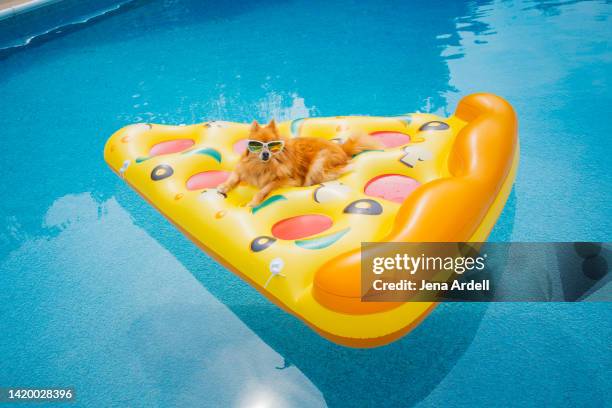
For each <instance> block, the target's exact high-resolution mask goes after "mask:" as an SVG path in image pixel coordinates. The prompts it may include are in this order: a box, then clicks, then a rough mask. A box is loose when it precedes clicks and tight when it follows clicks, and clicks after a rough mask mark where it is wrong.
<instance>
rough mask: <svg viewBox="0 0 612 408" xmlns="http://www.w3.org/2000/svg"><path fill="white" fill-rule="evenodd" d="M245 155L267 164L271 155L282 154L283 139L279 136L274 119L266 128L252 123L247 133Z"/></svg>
mask: <svg viewBox="0 0 612 408" xmlns="http://www.w3.org/2000/svg"><path fill="white" fill-rule="evenodd" d="M248 140H249V142H248V144H247V151H246V153H245V154H246V155H247V156H250V157H251V158H257V160H259V161H261V162H264V163H267V162H268V161H270V159H271V158H272V156H273V155H275V154H279V153H281V152H282V150H283V148H284V144H285V139H284V138H283V137H282V136H280V135H279V133H278V130H277V129H276V123H275V122H274V119H272V120H271V121H270V123H268V125H266V126H260V125H259V123H257V121H253V124H252V125H251V130H250V132H249V138H248Z"/></svg>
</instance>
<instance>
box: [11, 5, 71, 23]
mask: <svg viewBox="0 0 612 408" xmlns="http://www.w3.org/2000/svg"><path fill="white" fill-rule="evenodd" d="M60 1H62V0H29V1H24V2H22V3H20V4H17V5H14V6H9V7H6V8H4V9H0V21H2V20H6V19H9V18H11V17H16V16H17V15H19V14H22V13H26V12H28V11H32V10H36V9H37V8H40V7H43V6H46V5H49V4H52V3H58V2H60Z"/></svg>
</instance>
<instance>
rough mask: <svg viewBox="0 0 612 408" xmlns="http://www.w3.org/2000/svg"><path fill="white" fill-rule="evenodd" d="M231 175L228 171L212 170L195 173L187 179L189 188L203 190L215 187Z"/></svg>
mask: <svg viewBox="0 0 612 408" xmlns="http://www.w3.org/2000/svg"><path fill="white" fill-rule="evenodd" d="M228 177H229V173H228V172H227V171H221V170H211V171H203V172H202V173H197V174H194V175H193V176H191V177H189V180H187V190H202V189H203V188H214V187H217V186H218V185H219V184H221V183H223V182H224V181H225V180H227V178H228Z"/></svg>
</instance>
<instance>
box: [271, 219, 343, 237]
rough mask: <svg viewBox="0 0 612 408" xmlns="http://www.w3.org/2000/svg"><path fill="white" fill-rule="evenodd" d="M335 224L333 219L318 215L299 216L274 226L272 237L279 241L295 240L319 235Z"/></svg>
mask: <svg viewBox="0 0 612 408" xmlns="http://www.w3.org/2000/svg"><path fill="white" fill-rule="evenodd" d="M332 224H333V221H332V220H331V218H329V217H326V216H324V215H318V214H307V215H298V216H297V217H291V218H285V219H284V220H281V221H279V222H277V223H276V224H274V226H273V227H272V235H274V236H275V237H276V238H279V239H285V240H293V239H301V238H305V237H309V236H312V235H316V234H319V233H321V232H323V231H325V230H327V229H329V228H330V227H331V226H332Z"/></svg>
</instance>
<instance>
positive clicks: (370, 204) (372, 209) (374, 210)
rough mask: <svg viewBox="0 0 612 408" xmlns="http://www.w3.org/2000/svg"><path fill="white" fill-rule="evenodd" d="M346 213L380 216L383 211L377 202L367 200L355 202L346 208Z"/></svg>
mask: <svg viewBox="0 0 612 408" xmlns="http://www.w3.org/2000/svg"><path fill="white" fill-rule="evenodd" d="M344 212H345V213H347V214H363V215H378V214H382V212H383V209H382V206H381V205H380V204H379V203H378V202H377V201H374V200H370V199H369V198H365V199H363V200H357V201H353V202H352V203H350V204H349V205H347V206H346V208H345V209H344Z"/></svg>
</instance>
